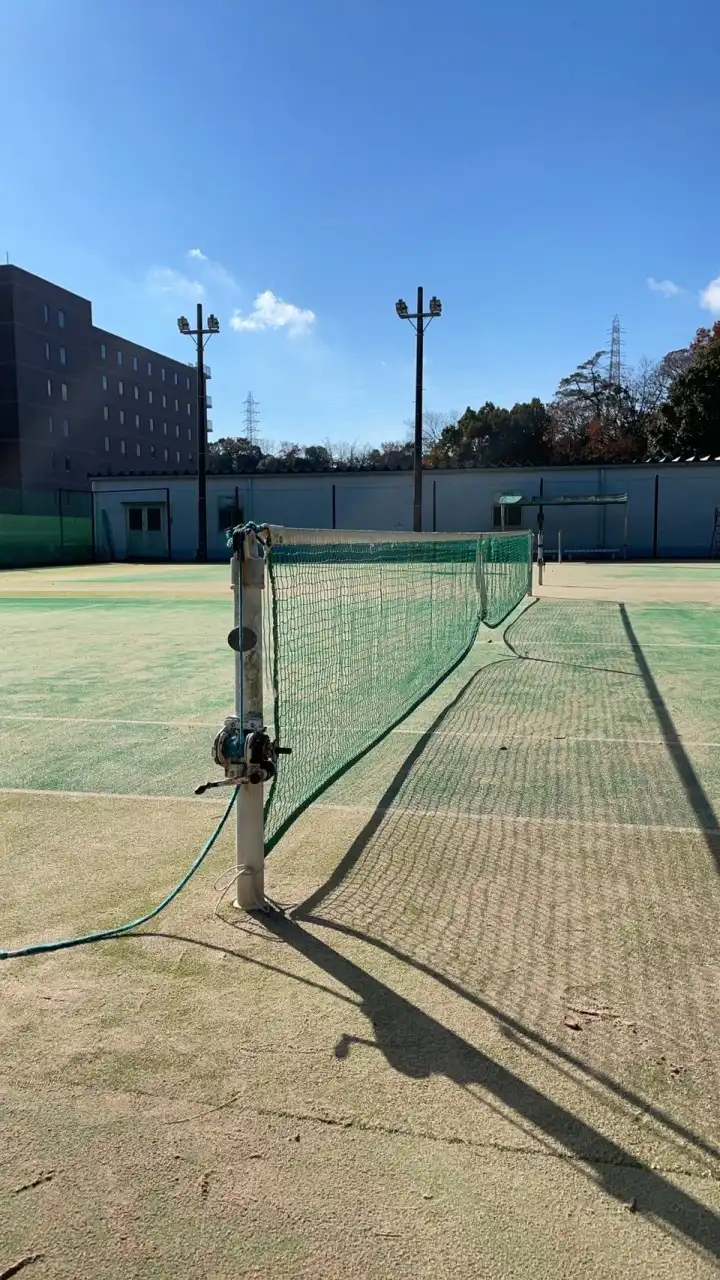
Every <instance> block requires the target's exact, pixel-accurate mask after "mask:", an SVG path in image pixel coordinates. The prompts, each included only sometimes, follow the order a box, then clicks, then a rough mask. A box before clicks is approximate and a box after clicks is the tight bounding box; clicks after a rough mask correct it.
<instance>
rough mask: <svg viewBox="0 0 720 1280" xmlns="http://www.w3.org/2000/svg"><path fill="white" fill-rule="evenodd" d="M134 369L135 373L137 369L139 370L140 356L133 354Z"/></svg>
mask: <svg viewBox="0 0 720 1280" xmlns="http://www.w3.org/2000/svg"><path fill="white" fill-rule="evenodd" d="M133 371H134V372H135V373H137V371H138V358H137V356H133Z"/></svg>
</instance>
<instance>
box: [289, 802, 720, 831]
mask: <svg viewBox="0 0 720 1280" xmlns="http://www.w3.org/2000/svg"><path fill="white" fill-rule="evenodd" d="M313 809H322V810H324V811H325V812H327V813H369V814H372V813H378V812H380V813H386V814H391V815H393V816H395V815H397V816H398V817H410V818H444V819H447V818H450V819H452V820H454V821H456V822H457V821H461V822H477V823H480V822H498V823H503V822H508V823H517V824H518V825H520V826H532V825H533V824H536V823H537V824H539V825H541V826H547V827H587V828H589V829H593V830H595V829H601V830H608V831H661V832H664V833H665V834H677V835H696V836H700V835H702V836H720V827H701V826H696V827H677V826H666V825H665V823H661V822H607V821H605V820H604V819H602V818H592V819H586V818H532V817H524V816H522V815H519V814H509V813H466V812H465V811H460V810H457V809H422V808H419V807H417V806H415V805H387V806H383V805H373V804H323V802H322V801H321V800H320V801H316V803H315V804H314V805H311V807H310V808H309V809H308V810H307V812H308V813H312V811H313Z"/></svg>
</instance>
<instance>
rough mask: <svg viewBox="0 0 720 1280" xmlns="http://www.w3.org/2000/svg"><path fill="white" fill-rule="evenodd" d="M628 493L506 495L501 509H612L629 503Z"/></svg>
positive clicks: (502, 500)
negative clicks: (528, 496) (529, 496)
mask: <svg viewBox="0 0 720 1280" xmlns="http://www.w3.org/2000/svg"><path fill="white" fill-rule="evenodd" d="M627 500H628V498H627V494H626V493H587V494H579V493H577V494H575V493H569V494H553V495H550V494H547V495H546V494H543V493H541V494H538V495H537V496H536V497H533V498H523V496H522V494H519V493H505V494H503V496H502V497H501V499H500V503H499V505H500V506H501V507H610V506H618V505H623V504H626V503H627Z"/></svg>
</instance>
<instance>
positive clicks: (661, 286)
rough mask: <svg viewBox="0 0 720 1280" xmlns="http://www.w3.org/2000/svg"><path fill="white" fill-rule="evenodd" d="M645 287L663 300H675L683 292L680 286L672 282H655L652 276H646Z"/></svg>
mask: <svg viewBox="0 0 720 1280" xmlns="http://www.w3.org/2000/svg"><path fill="white" fill-rule="evenodd" d="M647 287H648V289H651V290H652V292H653V293H661V294H662V295H663V297H665V298H677V297H679V296H680V294H681V293H684V292H685V290H684V289H683V287H682V285H679V284H675V282H674V280H656V279H655V277H654V276H648V278H647Z"/></svg>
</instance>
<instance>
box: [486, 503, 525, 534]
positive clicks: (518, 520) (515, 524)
mask: <svg viewBox="0 0 720 1280" xmlns="http://www.w3.org/2000/svg"><path fill="white" fill-rule="evenodd" d="M502 524H503V522H502V512H501V510H500V503H499V502H496V503H495V505H494V507H493V529H502ZM521 527H522V507H520V506H517V507H511V506H507V507H506V508H505V528H506V529H520V528H521Z"/></svg>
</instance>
